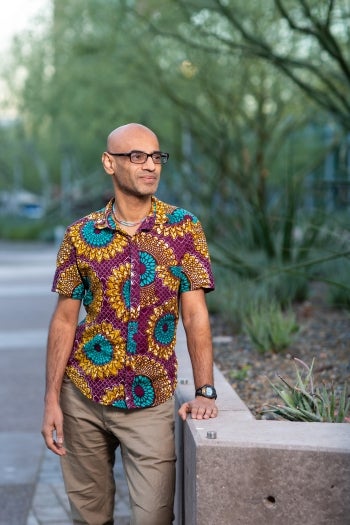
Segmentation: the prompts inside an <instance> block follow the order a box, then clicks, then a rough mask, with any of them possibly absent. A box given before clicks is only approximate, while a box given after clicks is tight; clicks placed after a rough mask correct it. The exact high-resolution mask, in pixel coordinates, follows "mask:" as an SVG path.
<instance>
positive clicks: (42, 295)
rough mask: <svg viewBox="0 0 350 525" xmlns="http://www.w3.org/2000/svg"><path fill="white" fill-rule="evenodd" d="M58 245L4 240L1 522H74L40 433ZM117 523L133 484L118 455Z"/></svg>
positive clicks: (123, 523)
mask: <svg viewBox="0 0 350 525" xmlns="http://www.w3.org/2000/svg"><path fill="white" fill-rule="evenodd" d="M55 258H56V248H55V247H54V246H50V245H46V244H30V243H28V244H27V243H7V242H1V241H0V358H1V366H0V399H1V409H0V410H1V417H0V525H69V524H71V520H70V516H69V505H68V501H67V497H66V495H65V490H64V485H63V479H62V475H61V470H60V464H59V458H58V456H55V455H54V454H53V453H51V452H50V451H49V450H47V449H46V447H45V445H44V442H43V439H42V437H41V435H40V428H41V418H42V411H43V395H44V381H45V346H46V337H47V328H48V325H49V321H50V317H51V315H52V312H53V308H54V304H55V301H56V297H55V294H53V293H51V292H50V289H51V281H52V277H53V273H54V269H55ZM116 478H117V493H116V512H115V521H116V524H118V525H128V524H129V501H128V489H127V485H126V481H125V478H124V474H123V470H122V466H121V461H120V457H119V458H118V460H117V462H116Z"/></svg>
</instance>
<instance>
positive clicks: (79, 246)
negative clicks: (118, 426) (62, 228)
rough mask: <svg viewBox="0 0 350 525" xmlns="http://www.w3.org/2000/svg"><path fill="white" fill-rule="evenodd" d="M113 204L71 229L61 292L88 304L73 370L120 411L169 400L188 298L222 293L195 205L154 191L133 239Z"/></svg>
mask: <svg viewBox="0 0 350 525" xmlns="http://www.w3.org/2000/svg"><path fill="white" fill-rule="evenodd" d="M112 205H113V200H111V201H110V202H109V203H108V204H107V206H106V207H105V208H103V209H102V210H99V211H96V212H93V213H91V214H89V215H87V216H86V217H83V218H82V219H79V220H77V221H76V222H74V223H73V224H72V225H71V226H69V227H68V228H67V230H66V232H65V236H64V239H63V241H62V244H61V247H60V249H59V252H58V256H57V269H56V273H55V277H54V282H53V285H52V291H55V292H58V293H59V294H62V295H64V296H67V297H71V298H73V299H77V300H80V301H82V302H83V305H84V307H85V310H86V317H85V318H84V320H83V321H81V322H80V323H79V324H78V326H77V329H76V334H75V339H74V344H73V348H72V351H71V354H70V357H69V360H68V363H67V367H66V373H67V375H68V376H69V377H70V379H71V380H72V381H73V383H74V384H75V385H76V386H77V387H78V389H79V390H80V391H81V392H82V393H83V394H84V395H85V396H86V397H87V398H89V399H91V400H93V401H95V402H97V403H101V404H103V405H112V406H115V407H118V408H127V409H131V408H144V407H151V406H155V405H158V404H160V403H163V402H165V401H166V400H167V399H169V398H170V397H171V396H172V395H173V394H174V390H175V388H176V381H177V380H176V372H177V359H176V355H175V351H174V348H175V339H176V327H177V322H178V317H179V295H180V294H181V293H182V292H186V291H189V290H197V289H200V288H203V289H204V290H205V291H210V290H213V289H214V279H213V274H212V269H211V265H210V259H209V254H208V247H207V243H206V239H205V236H204V233H203V230H202V227H201V224H200V222H199V221H198V219H197V218H196V217H195V216H194V215H192V214H191V213H189V212H188V211H186V210H184V209H181V208H177V207H175V206H171V205H169V204H166V203H164V202H162V201H160V200H158V199H157V198H155V197H152V210H151V212H150V213H149V215H148V216H147V218H146V219H145V220H144V221H143V222H142V224H141V225H140V226H139V228H138V230H137V232H136V233H135V234H134V235H132V236H131V235H128V234H127V233H126V232H125V231H123V230H122V229H121V228H119V227H118V225H117V224H116V222H115V221H114V218H113V212H112Z"/></svg>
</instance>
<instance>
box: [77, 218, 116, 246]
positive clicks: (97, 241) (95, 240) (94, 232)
mask: <svg viewBox="0 0 350 525" xmlns="http://www.w3.org/2000/svg"><path fill="white" fill-rule="evenodd" d="M81 235H82V237H83V239H84V241H85V242H86V243H87V244H89V245H90V246H92V247H94V248H100V247H101V246H102V247H103V246H107V245H108V244H109V243H110V242H111V240H112V239H113V231H111V230H108V229H107V228H104V229H102V230H99V229H97V228H95V222H94V221H88V222H87V223H86V224H84V226H83V227H82V229H81Z"/></svg>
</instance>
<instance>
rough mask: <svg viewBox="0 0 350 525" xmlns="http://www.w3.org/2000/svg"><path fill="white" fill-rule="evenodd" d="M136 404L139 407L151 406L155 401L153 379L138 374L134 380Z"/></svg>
mask: <svg viewBox="0 0 350 525" xmlns="http://www.w3.org/2000/svg"><path fill="white" fill-rule="evenodd" d="M132 396H133V401H134V404H135V405H136V406H137V407H139V408H145V407H150V406H152V405H153V403H154V398H155V393H154V388H153V385H152V381H151V380H150V379H149V377H147V376H142V375H139V376H136V377H135V378H134V380H133V382H132Z"/></svg>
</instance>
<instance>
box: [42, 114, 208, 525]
mask: <svg viewBox="0 0 350 525" xmlns="http://www.w3.org/2000/svg"><path fill="white" fill-rule="evenodd" d="M167 160H168V154H167V153H163V152H161V151H160V148H159V143H158V139H157V136H156V135H155V134H154V133H153V132H152V131H151V130H150V129H148V128H146V127H145V126H142V125H140V124H127V125H125V126H121V127H119V128H117V129H115V130H114V131H112V133H111V134H110V135H109V137H108V141H107V151H105V152H104V153H103V155H102V163H103V167H104V170H105V172H106V173H107V174H108V175H110V176H111V178H112V182H113V187H114V194H115V196H114V198H113V199H112V200H111V201H110V202H109V203H108V204H107V206H106V207H105V208H104V209H102V210H99V211H96V212H93V213H91V214H90V215H88V216H86V217H83V218H82V219H80V220H78V221H76V222H74V223H73V224H72V225H71V226H69V227H68V228H67V230H66V233H65V237H64V239H63V242H62V244H61V247H60V250H59V253H58V257H57V269H56V274H55V278H54V282H53V288H52V289H53V291H55V292H57V293H58V294H59V295H58V302H57V306H56V309H55V311H54V314H53V317H52V320H51V323H50V329H49V336H48V349H47V365H46V395H45V411H44V418H43V426H42V434H43V437H44V439H45V442H46V445H47V447H48V448H49V449H50V450H52V451H53V452H54V453H56V454H58V455H59V456H61V464H62V470H63V476H64V481H65V486H66V490H67V494H68V497H69V500H70V505H71V509H72V516H73V522H74V524H88V525H110V524H113V511H114V508H113V507H114V493H115V482H114V477H113V464H114V455H115V450H116V448H117V447H118V446H120V447H121V455H122V460H123V465H124V470H125V474H126V477H127V481H128V486H129V492H130V504H131V516H132V517H131V523H132V524H133V525H168V524H170V523H171V522H172V519H173V497H174V477H175V451H174V435H173V428H174V404H173V395H174V390H175V387H176V370H177V362H176V356H175V352H174V347H175V337H176V326H177V321H178V316H179V307H180V305H181V316H182V320H183V324H184V328H185V331H186V336H187V344H188V350H189V354H190V357H191V362H192V367H193V376H194V382H195V386H196V389H197V391H196V395H195V397H194V399H193V401H191V402H188V403H184V404H183V405H182V406H181V408H180V410H179V414H180V416H181V417H182V419H186V415H187V413H190V414H191V417H192V418H196V419H208V418H211V417H216V415H217V407H216V405H215V398H216V394H215V389H214V386H213V358H212V346H211V334H210V325H209V316H208V311H207V307H206V302H205V297H204V294H205V291H210V290H212V289H213V288H214V282H213V276H212V271H211V267H210V260H209V255H208V249H207V244H206V241H205V237H204V234H203V231H202V228H201V225H200V223H199V221H198V219H197V218H196V217H194V216H193V215H192V214H191V213H189V212H187V211H185V210H183V209H181V208H176V207H175V206H170V205H168V204H166V203H164V202H161V201H160V200H159V199H157V198H156V197H155V196H154V194H155V192H156V190H157V187H158V183H159V179H160V173H161V168H162V164H165V163H166V161H167ZM81 302H82V303H83V305H84V307H85V310H86V317H85V319H84V320H83V321H81V322H79V321H78V318H79V311H80V305H81Z"/></svg>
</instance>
